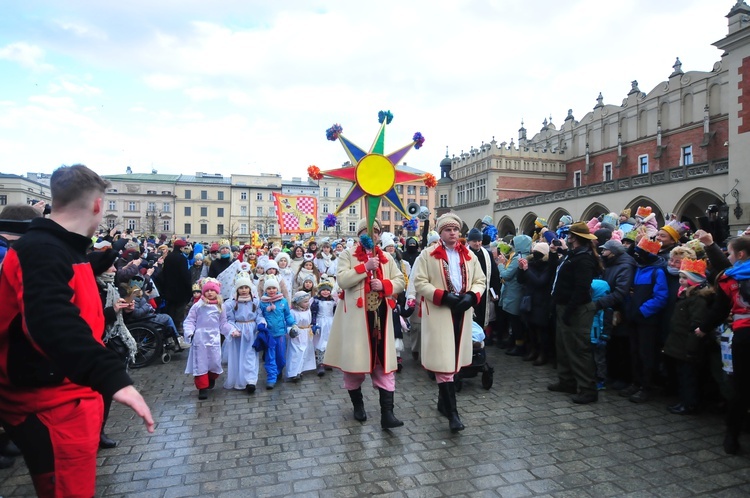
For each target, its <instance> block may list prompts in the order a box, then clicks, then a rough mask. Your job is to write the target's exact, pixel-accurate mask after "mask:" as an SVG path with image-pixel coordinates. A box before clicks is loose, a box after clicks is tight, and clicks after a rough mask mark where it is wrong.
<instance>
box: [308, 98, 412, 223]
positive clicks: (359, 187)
mask: <svg viewBox="0 0 750 498" xmlns="http://www.w3.org/2000/svg"><path fill="white" fill-rule="evenodd" d="M392 120H393V115H392V114H391V112H390V111H380V112H379V113H378V121H380V130H379V131H378V134H377V136H376V137H375V141H374V142H373V144H372V147H370V151H369V152H365V150H364V149H362V148H361V147H359V146H357V145H355V144H354V143H353V142H351V141H350V140H349V139H347V138H346V137H344V136H343V135H342V134H341V132H342V131H343V128H342V127H341V126H340V125H338V124H335V125H333V126H332V127H331V128H329V129H328V130H326V136H327V137H328V140H331V141H335V140H338V141H339V142H340V143H341V145H342V146H343V147H344V151H346V154H347V155H348V156H349V161H350V163H351V164H352V166H345V167H343V168H338V169H332V170H328V171H321V172H320V176H321V177H322V176H324V175H325V176H330V177H334V178H340V179H342V180H347V181H350V182H353V183H354V185H352V187H351V189H349V192H348V193H347V194H346V196H345V197H344V201H343V202H342V203H341V205H339V208H338V209H337V210H336V213H335V214H339V213H340V212H341V211H343V210H344V209H346V208H347V207H349V206H350V205H352V204H353V203H354V202H356V201H358V200H359V199H361V198H363V197H364V198H365V203H364V204H365V219H367V231H368V233H369V234H370V236H372V227H373V225H374V224H375V218H376V217H377V214H378V207H380V201H381V199H385V200H387V201H388V202H389V203H390V204H391V205H392V206H393V207H394V208H395V209H396V210H397V211H399V212H400V213H401V214H402V215H403V216H404V217H406V218H407V219H408V218H410V217H411V216H410V215H409V213H407V212H406V208H405V207H404V203H403V201H402V200H401V198H400V197H399V196H398V193H396V185H399V184H402V183H408V182H412V181H415V180H424V179H425V176H426V175H416V174H414V173H407V172H406V171H401V170H399V169H398V168H397V167H396V165H397V164H398V163H399V162H400V161H401V159H403V158H404V156H406V154H407V153H408V152H409V150H411V148H412V147H414V148H416V149H419V148H420V147H422V144H423V143H424V137H423V136H422V134H421V133H419V132H417V133H415V134H414V136H413V137H412V142H411V143H410V144H408V145H406V146H404V147H401V148H400V149H398V150H396V151H395V152H391V153H390V154H384V150H385V127H386V125H388V124H390V122H391V121H392Z"/></svg>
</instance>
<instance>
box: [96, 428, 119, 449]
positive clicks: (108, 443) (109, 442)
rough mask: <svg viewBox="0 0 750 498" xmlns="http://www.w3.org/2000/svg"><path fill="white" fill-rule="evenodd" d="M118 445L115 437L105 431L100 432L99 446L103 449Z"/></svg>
mask: <svg viewBox="0 0 750 498" xmlns="http://www.w3.org/2000/svg"><path fill="white" fill-rule="evenodd" d="M116 446H117V441H115V440H114V439H111V438H110V437H109V436H107V435H106V434H104V433H103V432H102V433H101V434H99V448H101V449H103V450H108V449H110V448H114V447H116Z"/></svg>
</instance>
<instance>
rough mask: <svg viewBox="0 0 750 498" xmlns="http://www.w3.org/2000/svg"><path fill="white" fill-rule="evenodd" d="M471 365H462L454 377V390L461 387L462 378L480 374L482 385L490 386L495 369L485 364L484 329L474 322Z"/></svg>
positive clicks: (486, 387) (488, 387)
mask: <svg viewBox="0 0 750 498" xmlns="http://www.w3.org/2000/svg"><path fill="white" fill-rule="evenodd" d="M471 345H472V348H473V350H472V355H471V365H467V366H465V367H463V368H462V369H461V370H460V371H459V372H458V373H457V374H456V375H455V378H454V382H455V385H456V391H460V390H461V389H462V388H463V379H470V378H473V377H476V376H477V375H479V374H480V373H481V374H482V387H483V388H485V389H490V388H491V387H492V382H493V375H494V373H495V369H494V368H492V367H491V366H489V365H488V364H487V352H486V351H485V348H484V331H483V330H482V327H480V326H479V324H477V323H476V322H473V323H472V325H471Z"/></svg>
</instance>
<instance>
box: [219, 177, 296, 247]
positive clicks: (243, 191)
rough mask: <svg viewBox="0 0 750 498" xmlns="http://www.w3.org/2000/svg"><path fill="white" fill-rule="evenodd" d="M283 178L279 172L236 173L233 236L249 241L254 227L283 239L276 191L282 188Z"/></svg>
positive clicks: (270, 235)
mask: <svg viewBox="0 0 750 498" xmlns="http://www.w3.org/2000/svg"><path fill="white" fill-rule="evenodd" d="M282 182H283V180H282V179H281V175H280V174H278V173H261V174H260V175H232V205H231V217H230V220H231V221H230V227H231V230H230V232H231V234H232V237H231V239H237V240H239V241H241V242H245V241H247V240H248V234H250V233H251V232H253V231H257V232H258V234H259V235H260V236H261V237H263V238H268V239H279V237H280V236H279V230H278V227H279V225H278V221H277V217H276V206H275V204H274V196H273V194H274V193H280V192H281V184H282Z"/></svg>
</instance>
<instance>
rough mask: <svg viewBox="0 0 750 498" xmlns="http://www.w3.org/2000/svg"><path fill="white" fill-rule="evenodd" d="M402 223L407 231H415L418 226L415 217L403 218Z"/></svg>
mask: <svg viewBox="0 0 750 498" xmlns="http://www.w3.org/2000/svg"><path fill="white" fill-rule="evenodd" d="M403 224H404V229H405V230H406V231H408V232H416V231H417V229H418V228H419V220H418V219H417V218H411V219H409V220H407V219H404V221H403Z"/></svg>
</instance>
